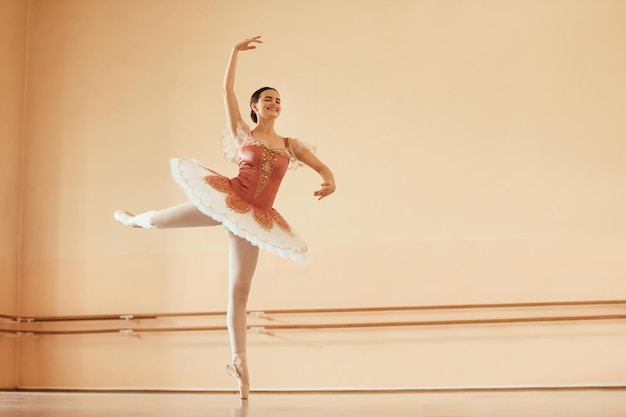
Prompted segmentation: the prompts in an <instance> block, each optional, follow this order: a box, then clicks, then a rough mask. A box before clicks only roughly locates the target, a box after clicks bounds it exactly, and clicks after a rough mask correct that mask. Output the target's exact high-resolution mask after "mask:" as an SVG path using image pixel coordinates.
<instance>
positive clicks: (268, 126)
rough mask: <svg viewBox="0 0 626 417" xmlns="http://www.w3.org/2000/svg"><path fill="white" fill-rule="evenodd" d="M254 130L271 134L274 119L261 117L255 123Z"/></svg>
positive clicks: (272, 132)
mask: <svg viewBox="0 0 626 417" xmlns="http://www.w3.org/2000/svg"><path fill="white" fill-rule="evenodd" d="M254 130H258V131H260V132H261V133H265V134H266V135H271V134H274V133H276V132H274V119H261V120H259V123H258V124H257V125H256V128H255V129H254Z"/></svg>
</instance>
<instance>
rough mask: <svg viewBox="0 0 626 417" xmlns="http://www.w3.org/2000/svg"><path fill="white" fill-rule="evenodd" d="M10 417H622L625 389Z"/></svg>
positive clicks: (73, 406) (365, 397) (128, 406)
mask: <svg viewBox="0 0 626 417" xmlns="http://www.w3.org/2000/svg"><path fill="white" fill-rule="evenodd" d="M0 416H2V417H4V416H10V417H22V416H28V417H38V416H42V417H43V416H55V417H64V416H68V417H69V416H71V417H81V416H107V417H112V416H116V417H117V416H120V417H142V416H146V417H147V416H150V417H160V416H168V417H175V416H176V417H195V416H198V417H200V416H202V417H213V416H219V417H296V416H297V417H318V416H320V417H321V416H324V417H346V416H359V417H393V416H403V417H404V416H407V417H408V416H410V417H413V416H415V417H422V416H424V417H470V416H471V417H547V416H559V417H583V416H585V417H608V416H611V417H623V416H626V390H582V391H581V390H571V391H513V392H439V393H373V394H372V393H350V394H339V393H337V394H334V393H333V394H308V393H307V394H304V393H302V394H254V393H253V394H251V396H250V399H249V400H247V401H241V400H239V399H238V397H237V396H235V395H233V394H204V393H202V394H201V393H198V394H171V393H167V394H153V393H150V394H143V393H142V394H104V393H102V394H101V393H33V392H0Z"/></svg>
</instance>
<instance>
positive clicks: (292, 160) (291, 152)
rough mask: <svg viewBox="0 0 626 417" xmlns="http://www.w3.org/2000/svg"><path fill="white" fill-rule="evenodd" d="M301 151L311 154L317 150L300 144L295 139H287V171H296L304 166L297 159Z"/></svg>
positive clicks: (300, 142)
mask: <svg viewBox="0 0 626 417" xmlns="http://www.w3.org/2000/svg"><path fill="white" fill-rule="evenodd" d="M303 149H307V150H308V151H310V152H312V153H315V152H317V148H316V147H315V146H313V145H309V144H308V143H305V142H302V141H301V140H299V139H297V138H289V139H288V140H287V156H289V169H297V168H299V167H301V166H304V164H303V163H302V162H300V160H299V159H298V156H299V155H300V152H302V150H303Z"/></svg>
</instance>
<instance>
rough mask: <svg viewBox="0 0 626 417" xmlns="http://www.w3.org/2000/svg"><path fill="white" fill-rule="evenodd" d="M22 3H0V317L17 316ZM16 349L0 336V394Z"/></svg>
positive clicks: (8, 384)
mask: <svg viewBox="0 0 626 417" xmlns="http://www.w3.org/2000/svg"><path fill="white" fill-rule="evenodd" d="M27 9H28V2H26V1H21V0H2V1H1V2H0V62H2V65H0V91H1V92H2V93H1V94H0V195H2V199H0V314H3V315H7V316H17V314H18V302H17V298H18V297H17V288H18V253H19V249H18V231H19V205H20V161H21V143H22V126H23V123H22V122H23V108H24V105H23V103H24V101H23V99H24V65H25V51H26V15H27ZM16 355H17V345H16V340H15V339H14V338H7V337H2V336H1V335H0V388H12V387H15V386H16V385H17V380H16V366H17V356H16Z"/></svg>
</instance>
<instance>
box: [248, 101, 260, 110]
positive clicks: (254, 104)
mask: <svg viewBox="0 0 626 417" xmlns="http://www.w3.org/2000/svg"><path fill="white" fill-rule="evenodd" d="M250 109H252V110H254V111H259V109H258V107H257V105H256V103H252V104H251V105H250Z"/></svg>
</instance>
